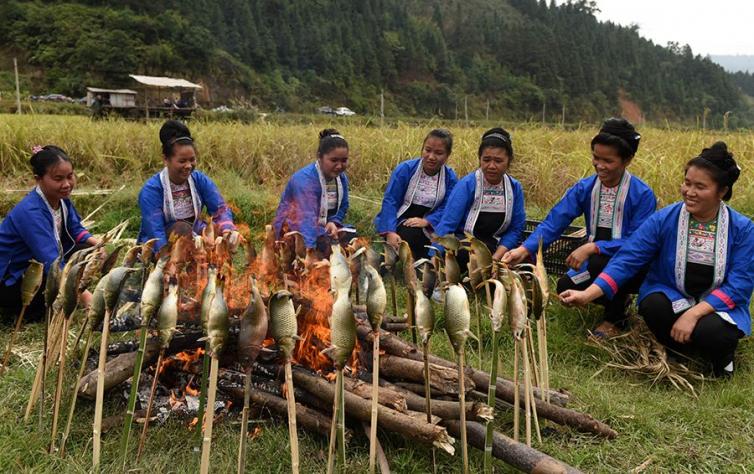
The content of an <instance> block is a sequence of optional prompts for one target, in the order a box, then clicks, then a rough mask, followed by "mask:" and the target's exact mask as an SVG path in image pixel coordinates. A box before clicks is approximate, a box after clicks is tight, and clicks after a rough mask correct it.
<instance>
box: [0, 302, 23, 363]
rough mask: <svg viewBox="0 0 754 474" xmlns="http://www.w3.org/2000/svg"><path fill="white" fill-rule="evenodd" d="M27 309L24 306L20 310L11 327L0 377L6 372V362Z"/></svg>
mask: <svg viewBox="0 0 754 474" xmlns="http://www.w3.org/2000/svg"><path fill="white" fill-rule="evenodd" d="M28 307H29V306H28V305H24V306H23V307H22V308H21V312H20V313H18V318H17V319H16V324H15V325H14V326H13V332H12V333H11V335H10V341H8V348H7V349H5V355H4V356H3V366H2V367H0V376H1V375H3V374H4V373H5V371H6V370H8V361H9V360H10V354H11V350H12V349H13V343H14V342H16V334H18V330H19V329H21V322H22V321H23V320H24V314H25V313H26V308H28Z"/></svg>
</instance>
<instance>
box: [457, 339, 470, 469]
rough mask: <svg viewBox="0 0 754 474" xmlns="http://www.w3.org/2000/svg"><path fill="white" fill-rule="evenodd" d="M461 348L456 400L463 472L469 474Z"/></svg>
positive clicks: (461, 350) (460, 351) (461, 351)
mask: <svg viewBox="0 0 754 474" xmlns="http://www.w3.org/2000/svg"><path fill="white" fill-rule="evenodd" d="M463 352H464V350H463V347H461V349H460V350H459V351H458V400H459V402H460V403H461V452H462V453H463V472H464V474H469V445H468V439H467V438H466V389H465V387H464V385H465V384H464V374H463V368H464V361H463Z"/></svg>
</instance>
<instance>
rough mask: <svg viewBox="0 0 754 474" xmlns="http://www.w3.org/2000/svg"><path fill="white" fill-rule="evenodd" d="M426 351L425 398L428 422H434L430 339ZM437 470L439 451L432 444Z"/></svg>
mask: <svg viewBox="0 0 754 474" xmlns="http://www.w3.org/2000/svg"><path fill="white" fill-rule="evenodd" d="M423 346H424V347H423V348H422V351H423V352H424V399H425V400H426V403H427V423H430V424H431V423H432V388H431V387H430V385H429V341H427V342H425V343H424V345H423ZM435 472H437V453H436V451H435V447H434V446H432V473H433V474H434V473H435Z"/></svg>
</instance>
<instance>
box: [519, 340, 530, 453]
mask: <svg viewBox="0 0 754 474" xmlns="http://www.w3.org/2000/svg"><path fill="white" fill-rule="evenodd" d="M528 330H529V329H528V328H525V329H524V331H528ZM522 339H523V344H522V345H521V358H522V359H523V360H524V416H525V417H526V445H527V446H529V447H531V398H529V392H530V391H531V372H530V371H529V351H528V339H529V338H528V336H527V335H524V337H523V338H522Z"/></svg>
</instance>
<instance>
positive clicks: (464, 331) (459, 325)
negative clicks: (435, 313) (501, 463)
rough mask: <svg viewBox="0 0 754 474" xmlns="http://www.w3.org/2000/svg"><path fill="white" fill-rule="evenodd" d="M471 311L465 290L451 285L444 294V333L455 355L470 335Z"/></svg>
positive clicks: (459, 286)
mask: <svg viewBox="0 0 754 474" xmlns="http://www.w3.org/2000/svg"><path fill="white" fill-rule="evenodd" d="M470 324H471V310H470V309H469V298H468V296H467V295H466V290H464V289H463V287H462V286H461V285H451V286H450V287H449V288H448V290H447V293H446V294H445V332H447V333H448V338H449V339H450V344H451V345H452V346H453V349H454V350H455V351H456V353H458V352H460V350H461V349H462V348H463V346H464V344H465V343H466V338H467V337H468V336H469V335H470V333H471V332H470V331H469V326H470Z"/></svg>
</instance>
